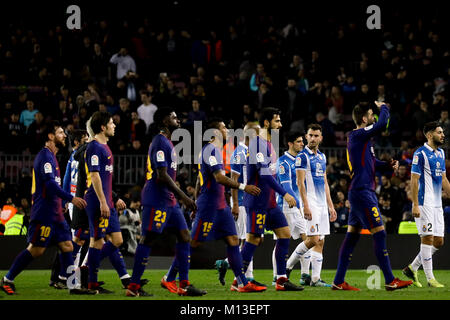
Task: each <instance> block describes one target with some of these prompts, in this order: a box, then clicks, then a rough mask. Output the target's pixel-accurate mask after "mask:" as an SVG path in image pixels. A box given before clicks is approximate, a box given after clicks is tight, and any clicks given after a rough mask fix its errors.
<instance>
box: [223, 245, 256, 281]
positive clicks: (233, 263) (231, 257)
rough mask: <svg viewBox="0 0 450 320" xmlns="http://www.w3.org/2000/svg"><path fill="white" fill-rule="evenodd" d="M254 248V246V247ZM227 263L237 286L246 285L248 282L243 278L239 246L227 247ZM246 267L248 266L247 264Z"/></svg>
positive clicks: (243, 272)
mask: <svg viewBox="0 0 450 320" xmlns="http://www.w3.org/2000/svg"><path fill="white" fill-rule="evenodd" d="M255 248H256V246H255ZM227 257H228V263H229V264H230V268H231V270H233V273H234V276H235V277H236V280H237V282H238V284H242V285H244V286H245V285H247V283H248V280H247V278H246V277H245V271H244V265H243V263H242V255H241V252H240V251H239V246H238V245H237V246H230V245H229V246H227ZM247 267H248V264H247Z"/></svg>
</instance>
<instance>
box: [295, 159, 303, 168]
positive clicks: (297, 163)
mask: <svg viewBox="0 0 450 320" xmlns="http://www.w3.org/2000/svg"><path fill="white" fill-rule="evenodd" d="M295 165H296V166H297V167H300V166H301V165H302V158H300V157H297V158H295Z"/></svg>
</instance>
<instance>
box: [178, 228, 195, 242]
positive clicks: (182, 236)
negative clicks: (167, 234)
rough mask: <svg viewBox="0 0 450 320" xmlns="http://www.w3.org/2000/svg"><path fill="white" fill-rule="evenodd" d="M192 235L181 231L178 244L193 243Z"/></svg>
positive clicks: (187, 231) (186, 231)
mask: <svg viewBox="0 0 450 320" xmlns="http://www.w3.org/2000/svg"><path fill="white" fill-rule="evenodd" d="M191 240H192V239H191V234H190V233H189V230H181V231H180V232H179V233H178V234H177V241H178V242H191Z"/></svg>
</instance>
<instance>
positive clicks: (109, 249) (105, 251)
mask: <svg viewBox="0 0 450 320" xmlns="http://www.w3.org/2000/svg"><path fill="white" fill-rule="evenodd" d="M116 249H117V248H116V246H115V245H114V244H113V243H112V242H111V241H106V242H105V244H104V245H103V247H102V249H101V253H100V261H102V260H103V259H105V258H106V257H109V256H110V255H111V254H112V253H113V252H114V251H115V250H116Z"/></svg>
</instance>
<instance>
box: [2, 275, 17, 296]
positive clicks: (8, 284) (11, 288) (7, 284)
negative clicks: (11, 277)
mask: <svg viewBox="0 0 450 320" xmlns="http://www.w3.org/2000/svg"><path fill="white" fill-rule="evenodd" d="M0 289H2V290H3V291H5V293H6V294H7V295H10V296H11V295H13V294H16V286H15V285H14V282H12V281H7V280H5V279H4V278H3V279H1V280H0Z"/></svg>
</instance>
